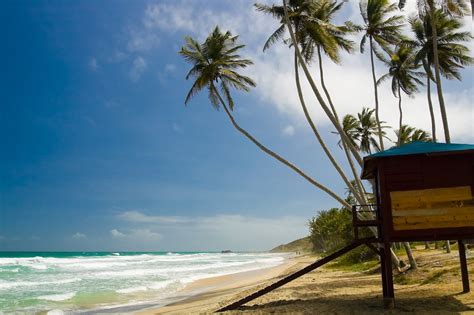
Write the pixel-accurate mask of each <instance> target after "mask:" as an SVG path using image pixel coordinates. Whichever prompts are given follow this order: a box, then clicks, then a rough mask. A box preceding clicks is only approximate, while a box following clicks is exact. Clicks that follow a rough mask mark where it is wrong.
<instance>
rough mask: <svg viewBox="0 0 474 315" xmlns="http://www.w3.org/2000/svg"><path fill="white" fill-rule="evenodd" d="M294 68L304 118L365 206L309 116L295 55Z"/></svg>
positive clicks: (342, 176)
mask: <svg viewBox="0 0 474 315" xmlns="http://www.w3.org/2000/svg"><path fill="white" fill-rule="evenodd" d="M294 66H295V81H296V89H297V91H298V97H299V100H300V103H301V107H302V108H303V113H304V116H305V117H306V120H307V121H308V124H309V125H310V126H311V129H312V130H313V133H314V135H315V136H316V139H317V140H318V142H319V144H320V145H321V148H323V150H324V153H326V155H327V157H328V158H329V161H331V164H332V165H333V166H334V168H335V169H336V171H337V172H338V173H339V175H340V176H341V178H342V180H343V181H344V183H345V184H346V185H347V188H349V190H350V191H351V193H352V194H353V195H354V197H355V198H356V199H357V201H358V202H359V203H361V204H363V199H362V198H361V197H360V195H359V191H357V190H356V189H355V188H354V186H353V185H352V183H351V182H350V180H349V179H348V178H347V176H346V174H345V173H344V171H343V170H342V168H341V167H340V166H339V164H338V163H337V161H336V160H335V159H334V157H333V155H332V154H331V152H330V151H329V149H328V147H327V145H326V143H325V142H324V140H323V138H322V137H321V135H320V133H319V131H318V129H317V128H316V125H315V124H314V122H313V120H312V119H311V116H310V115H309V112H308V108H307V107H306V103H305V101H304V97H303V91H302V90H301V83H300V75H299V71H298V59H297V56H296V54H295V58H294Z"/></svg>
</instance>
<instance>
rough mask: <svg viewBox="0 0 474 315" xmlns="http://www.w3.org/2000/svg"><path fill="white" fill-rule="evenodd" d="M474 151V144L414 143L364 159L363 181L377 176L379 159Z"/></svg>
mask: <svg viewBox="0 0 474 315" xmlns="http://www.w3.org/2000/svg"><path fill="white" fill-rule="evenodd" d="M470 150H474V145H473V144H458V143H434V142H412V143H408V144H404V145H402V146H400V147H393V148H391V149H388V150H385V151H382V152H378V153H375V154H372V155H369V156H366V157H364V166H363V168H362V176H361V178H362V179H370V178H373V177H374V176H375V173H374V171H375V168H376V164H377V163H376V160H377V159H378V158H384V157H390V156H402V155H414V154H433V153H435V154H436V153H441V152H456V151H470Z"/></svg>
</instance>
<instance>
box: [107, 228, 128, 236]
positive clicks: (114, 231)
mask: <svg viewBox="0 0 474 315" xmlns="http://www.w3.org/2000/svg"><path fill="white" fill-rule="evenodd" d="M110 235H112V236H113V237H124V236H125V234H123V233H122V232H120V231H119V230H117V229H112V230H110Z"/></svg>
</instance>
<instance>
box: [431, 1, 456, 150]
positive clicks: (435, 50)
mask: <svg viewBox="0 0 474 315" xmlns="http://www.w3.org/2000/svg"><path fill="white" fill-rule="evenodd" d="M429 7H430V17H431V32H432V33H433V39H432V40H433V61H434V69H435V78H436V89H437V92H438V101H439V108H440V110H441V119H442V121H443V128H444V138H445V140H446V143H451V137H450V135H449V126H448V115H447V113H446V106H445V104H444V97H443V89H442V87H441V75H440V73H439V56H438V30H437V29H436V14H435V7H434V3H433V1H429Z"/></svg>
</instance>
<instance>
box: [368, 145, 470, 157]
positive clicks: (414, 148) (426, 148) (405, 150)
mask: <svg viewBox="0 0 474 315" xmlns="http://www.w3.org/2000/svg"><path fill="white" fill-rule="evenodd" d="M466 150H474V144H459V143H435V142H412V143H408V144H404V145H402V146H400V147H393V148H391V149H388V150H385V151H382V152H377V153H374V154H372V155H369V156H366V157H365V159H369V158H370V159H372V158H380V157H385V156H395V155H410V154H423V153H436V152H451V151H466Z"/></svg>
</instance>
